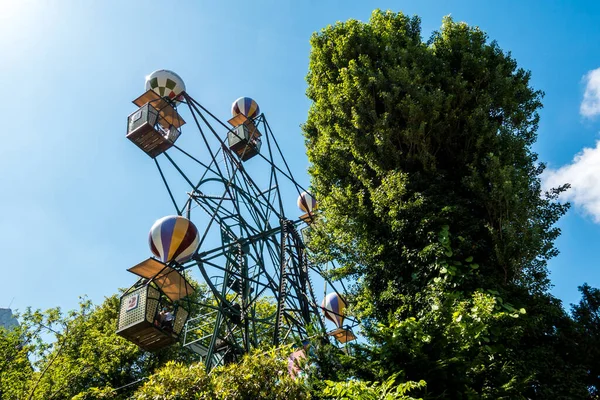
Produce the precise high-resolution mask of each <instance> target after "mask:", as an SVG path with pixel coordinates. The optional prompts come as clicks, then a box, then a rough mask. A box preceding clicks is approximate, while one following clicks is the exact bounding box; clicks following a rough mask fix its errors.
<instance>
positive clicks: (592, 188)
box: [542, 140, 600, 223]
mask: <svg viewBox="0 0 600 400" xmlns="http://www.w3.org/2000/svg"><path fill="white" fill-rule="evenodd" d="M599 172H600V140H599V141H597V142H596V147H595V148H591V147H586V148H584V149H583V150H582V151H581V152H580V153H579V154H577V155H576V156H575V157H574V158H573V161H572V162H571V163H570V164H567V165H564V166H562V167H560V168H558V169H554V170H553V169H551V168H548V169H547V170H546V171H545V172H544V175H543V177H542V178H543V186H544V188H545V189H546V190H547V189H549V188H552V187H558V186H560V185H562V184H565V183H570V184H571V188H570V189H569V190H567V191H566V192H564V193H563V194H562V195H561V200H563V201H565V200H566V201H570V202H572V203H573V204H574V205H575V206H576V207H579V208H581V209H583V210H584V211H585V212H586V213H588V214H589V215H591V216H592V217H593V219H594V221H595V222H597V223H600V173H599Z"/></svg>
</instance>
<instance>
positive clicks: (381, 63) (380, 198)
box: [303, 11, 588, 398]
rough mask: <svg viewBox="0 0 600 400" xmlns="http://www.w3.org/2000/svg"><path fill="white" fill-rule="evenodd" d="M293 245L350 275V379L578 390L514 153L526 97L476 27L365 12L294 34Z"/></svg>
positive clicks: (579, 369) (527, 173)
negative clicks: (302, 85)
mask: <svg viewBox="0 0 600 400" xmlns="http://www.w3.org/2000/svg"><path fill="white" fill-rule="evenodd" d="M311 45H312V51H311V55H310V69H309V73H308V76H307V81H308V90H307V95H308V97H309V98H310V99H311V100H312V102H313V103H312V106H311V108H310V111H309V115H308V119H307V121H306V123H305V125H304V127H303V128H304V133H305V137H306V146H307V153H308V157H309V160H310V163H311V165H310V168H309V172H310V174H311V178H312V181H311V183H312V188H313V190H314V192H315V194H316V196H317V198H318V199H319V202H320V205H321V209H322V212H321V218H320V221H319V222H318V223H317V224H316V225H315V226H314V229H313V233H312V237H311V239H312V240H311V248H312V249H313V251H315V252H316V253H317V257H316V259H317V261H322V260H327V259H335V260H337V262H338V264H339V268H338V270H337V274H339V275H341V276H345V277H350V278H353V279H354V280H355V282H356V284H355V286H354V292H353V298H352V303H353V304H354V310H355V312H357V313H358V314H359V315H360V317H361V318H362V321H363V323H364V324H365V326H366V334H367V336H368V338H369V340H370V345H371V346H364V348H363V351H364V352H363V357H364V359H365V360H366V362H365V364H364V365H368V367H366V368H364V370H363V371H361V372H359V373H360V374H362V376H365V377H369V378H384V377H385V376H389V374H391V373H395V372H398V373H400V372H402V373H403V374H404V376H405V377H406V378H407V379H410V380H415V381H418V380H421V379H424V380H425V381H426V382H427V390H426V391H423V395H424V396H425V397H427V398H441V397H443V398H582V397H585V396H586V395H587V392H588V387H587V386H586V384H585V382H584V381H585V379H584V376H585V375H586V372H585V371H586V370H587V367H586V366H585V365H583V364H582V363H581V361H580V360H579V359H578V357H577V356H575V354H576V353H577V352H580V351H585V349H583V348H581V343H575V342H574V341H573V339H572V336H571V335H572V334H573V332H574V331H573V321H572V320H571V319H570V317H569V315H568V314H567V313H566V312H565V311H564V310H563V309H562V306H561V303H560V301H559V300H557V299H556V298H554V297H552V295H551V294H550V293H549V292H548V289H549V287H550V286H549V285H550V281H549V278H548V273H547V261H548V260H549V259H550V258H552V257H553V256H555V255H556V254H557V249H556V248H555V246H554V240H555V239H556V237H557V236H558V235H559V233H560V231H559V229H558V228H557V227H556V226H555V223H556V222H557V221H558V219H559V218H560V217H561V216H562V215H563V214H564V213H565V212H566V211H567V209H568V204H562V203H560V202H559V201H558V200H557V196H558V194H559V193H560V192H562V191H563V190H566V189H567V188H568V185H564V186H562V187H559V188H555V189H553V190H551V191H550V192H548V193H542V190H541V181H540V175H541V174H542V172H543V170H544V164H542V163H539V162H538V156H537V154H536V153H535V152H534V151H533V150H532V145H533V144H534V143H535V141H536V137H537V127H538V120H539V115H538V110H539V109H540V108H541V106H542V103H541V100H542V95H543V94H542V93H541V92H540V91H539V90H535V89H534V88H532V87H531V84H530V73H529V72H528V71H525V70H523V69H522V68H519V67H518V65H517V63H516V61H515V60H514V59H513V58H512V57H511V55H510V54H509V53H505V52H504V51H503V50H502V49H501V48H500V47H499V46H498V44H497V43H495V42H493V41H491V42H490V41H489V40H488V38H487V36H486V34H485V33H483V32H482V31H481V30H479V29H478V28H476V27H470V26H468V25H466V24H465V23H457V22H454V21H453V20H452V19H451V18H450V17H446V18H444V20H443V24H442V27H441V29H440V30H439V31H437V32H434V33H433V34H432V36H431V37H430V39H429V40H428V41H426V42H424V41H423V40H422V38H421V29H420V20H419V19H418V18H417V17H413V18H409V17H407V16H405V15H403V14H402V13H393V12H380V11H375V12H374V13H373V14H372V17H371V19H370V21H369V22H367V23H364V22H359V21H356V20H349V21H346V22H342V23H337V24H335V25H332V26H329V27H327V28H325V29H323V30H322V31H321V32H319V33H316V34H315V35H313V37H312V39H311Z"/></svg>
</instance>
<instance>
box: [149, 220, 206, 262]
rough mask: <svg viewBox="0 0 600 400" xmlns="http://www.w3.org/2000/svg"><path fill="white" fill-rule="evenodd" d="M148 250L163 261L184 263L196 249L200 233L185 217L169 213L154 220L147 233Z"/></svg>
mask: <svg viewBox="0 0 600 400" xmlns="http://www.w3.org/2000/svg"><path fill="white" fill-rule="evenodd" d="M148 239H149V242H150V250H151V251H152V254H154V255H155V256H156V257H157V258H158V259H159V260H161V261H162V262H164V263H168V262H171V261H173V260H174V261H176V262H178V263H184V262H186V261H188V260H189V259H191V258H192V256H193V255H194V253H195V252H196V250H197V249H198V243H199V242H200V235H199V234H198V229H196V226H195V225H194V224H193V223H192V221H190V220H189V219H187V218H184V217H181V216H178V215H170V216H167V217H163V218H161V219H159V220H158V221H156V222H155V223H154V225H152V228H151V229H150V234H149V235H148Z"/></svg>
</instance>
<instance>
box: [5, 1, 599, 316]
mask: <svg viewBox="0 0 600 400" xmlns="http://www.w3.org/2000/svg"><path fill="white" fill-rule="evenodd" d="M375 8H381V9H391V10H393V11H402V12H404V13H406V14H409V15H413V14H417V15H419V16H420V17H421V18H422V29H423V36H424V39H427V38H428V37H429V35H430V33H431V32H432V31H433V30H435V29H437V28H438V27H439V26H440V24H441V19H442V17H443V16H444V15H447V14H451V15H452V16H453V17H454V18H455V20H459V21H465V22H467V23H469V24H471V25H477V26H479V27H481V29H482V30H484V31H486V32H487V33H488V34H489V36H490V38H491V39H494V40H497V41H498V43H499V45H500V46H501V47H502V48H503V49H504V50H507V51H511V52H512V54H513V56H514V57H515V58H516V59H517V61H518V62H519V65H520V66H522V67H524V68H525V69H529V70H531V71H532V74H533V79H532V83H533V86H534V87H535V88H537V89H541V90H543V91H544V92H545V93H546V96H545V99H544V104H545V108H544V109H543V110H542V112H541V123H540V128H539V132H538V133H539V140H538V143H537V144H536V146H535V150H536V151H537V152H538V153H539V154H540V159H541V160H542V161H544V162H547V163H548V165H549V170H548V173H547V175H546V178H545V179H546V182H547V184H548V185H551V184H557V183H562V182H571V183H572V184H573V187H574V188H573V190H572V191H571V192H570V193H569V194H568V195H567V199H568V200H570V201H572V202H573V203H574V207H573V209H572V210H571V211H570V212H569V214H568V215H567V216H566V217H565V218H564V219H563V220H562V221H561V223H560V227H561V228H562V231H563V235H562V236H561V238H560V239H559V240H558V241H557V245H558V247H559V249H560V251H561V254H560V256H559V257H557V258H556V259H554V260H552V262H551V264H550V270H551V273H552V275H551V277H552V280H553V283H554V285H555V286H554V288H553V293H554V294H555V295H556V296H558V297H559V298H561V299H562V300H563V301H564V303H565V304H566V305H568V304H570V303H573V302H576V301H577V300H578V298H579V295H578V293H577V286H578V285H580V284H582V283H583V282H588V283H589V284H590V285H592V286H600V272H599V270H598V268H597V262H596V254H597V251H596V245H597V243H598V242H599V241H600V225H599V223H600V178H598V174H596V170H597V167H600V146H598V145H597V139H598V131H599V130H600V119H599V118H597V116H598V114H600V103H599V102H600V69H599V68H600V53H599V52H598V43H600V29H599V28H598V21H599V20H600V3H598V2H596V1H583V0H581V1H527V2H523V1H501V2H481V1H418V2H415V1H358V0H357V1H338V0H328V1H316V0H308V1H283V0H281V1H275V0H270V1H255V2H240V1H230V2H218V1H201V0H197V1H183V0H179V1H156V0H149V1H134V0H130V1H120V0H104V1H92V0H89V1H78V0H77V1H76V0H55V1H50V0H0V9H1V10H2V12H0V76H2V77H3V84H2V89H3V92H4V93H5V95H4V96H3V97H2V98H0V110H1V111H0V115H1V116H2V122H3V124H4V125H3V126H4V133H3V134H2V135H0V137H1V138H2V146H0V172H1V173H0V188H1V190H0V210H2V211H3V214H2V217H1V218H0V250H1V251H2V254H3V255H4V257H3V260H2V263H1V264H0V270H1V272H2V276H3V277H4V278H3V282H4V285H3V290H2V291H0V307H7V306H8V305H9V304H11V302H12V305H11V307H12V308H13V309H15V308H17V309H23V308H25V307H26V306H28V305H31V306H33V307H34V308H47V307H51V306H61V307H63V308H67V309H69V308H73V307H75V306H76V304H77V301H78V296H80V295H83V294H87V295H88V296H89V297H90V298H91V299H92V300H93V301H95V302H100V301H102V299H103V297H104V296H107V295H110V294H112V293H114V292H116V290H117V288H119V287H126V286H129V285H130V284H131V283H133V281H134V278H133V276H132V275H130V274H129V273H128V272H126V271H125V270H126V268H129V267H130V266H132V265H134V264H136V263H137V262H139V261H142V260H143V259H145V258H146V257H148V256H149V255H150V252H149V250H148V246H147V232H148V230H149V228H150V226H151V225H152V223H153V222H154V221H155V220H156V219H158V218H160V217H162V216H164V215H168V214H172V213H173V209H172V205H171V204H170V201H169V198H168V195H167V194H166V192H165V190H164V189H163V186H162V184H161V182H160V177H159V175H158V173H157V172H156V169H155V167H154V165H153V163H152V161H151V160H150V159H149V158H148V157H147V156H146V155H145V154H143V153H142V152H141V151H139V150H138V149H137V148H136V147H135V146H134V145H132V144H131V143H130V142H129V141H128V140H126V139H125V137H124V136H125V128H126V117H127V115H128V114H129V113H131V112H132V111H134V106H133V105H132V104H131V100H132V99H134V98H135V97H137V96H138V95H139V94H141V93H142V92H143V89H144V77H145V76H146V75H147V74H149V73H150V72H152V71H153V70H156V69H160V68H168V69H172V70H174V71H176V72H177V73H178V74H179V75H180V76H182V77H183V79H184V80H185V82H186V85H187V88H188V92H189V93H190V94H191V95H192V96H193V97H194V98H196V99H197V100H198V101H200V102H201V103H202V104H203V105H205V106H206V107H207V108H208V109H209V110H211V111H212V112H214V113H215V114H216V115H217V116H219V117H221V118H222V119H227V118H228V116H229V107H230V104H231V102H232V101H233V100H234V99H236V98H237V97H239V96H251V97H253V98H255V99H256V100H257V101H258V102H259V104H260V107H261V111H263V112H264V113H265V114H266V116H267V118H268V119H269V123H270V125H271V127H272V128H273V130H274V132H275V134H276V135H278V140H279V142H280V144H281V145H282V148H283V151H284V152H285V154H286V155H287V158H288V161H289V162H290V164H291V168H292V169H293V170H294V171H295V174H296V176H297V178H299V181H300V183H301V184H302V185H303V186H307V185H308V176H307V174H306V167H307V165H308V162H307V159H306V156H305V155H304V151H303V150H302V149H303V143H304V141H303V138H302V135H301V131H300V128H299V125H300V124H301V123H302V122H303V121H304V120H305V118H306V114H307V110H308V107H309V101H308V100H307V99H306V97H305V95H304V92H305V88H306V83H305V81H304V77H305V75H306V72H307V68H308V54H309V50H310V48H309V43H308V41H309V38H310V35H311V34H312V32H314V31H317V30H319V29H321V28H323V27H325V26H326V25H328V24H331V23H334V22H335V21H339V20H346V19H348V18H355V19H359V20H363V21H366V20H368V18H369V15H370V13H371V11H372V10H373V9H375ZM187 129H191V126H187ZM185 132H186V127H184V134H185ZM295 200H296V195H295V194H292V195H291V196H290V199H289V201H290V204H291V205H292V206H293V205H294V204H295Z"/></svg>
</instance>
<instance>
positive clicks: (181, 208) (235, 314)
mask: <svg viewBox="0 0 600 400" xmlns="http://www.w3.org/2000/svg"><path fill="white" fill-rule="evenodd" d="M133 103H134V104H135V105H136V106H137V107H138V109H137V110H136V111H135V112H133V113H132V114H131V115H130V116H129V117H128V130H127V138H128V139H129V140H130V141H131V142H133V143H134V144H135V145H136V146H138V147H139V149H141V150H142V151H143V152H144V153H146V154H147V155H148V156H149V157H150V158H151V159H152V160H153V162H154V164H155V166H156V168H157V170H158V172H159V175H160V177H161V180H162V182H163V183H164V186H165V188H166V192H167V194H168V198H169V199H170V201H171V203H172V204H173V207H174V211H175V215H171V216H166V217H163V218H161V219H159V220H157V221H156V223H155V224H154V226H152V228H151V230H150V235H149V244H150V248H151V251H152V253H153V254H154V257H150V258H148V259H146V260H145V261H142V262H141V263H139V264H138V265H136V266H134V267H132V268H130V269H129V271H130V272H132V273H134V274H136V275H138V277H139V279H138V281H137V282H136V284H134V285H133V286H132V287H131V288H129V289H128V290H127V291H126V292H125V293H124V294H123V295H122V297H121V305H120V312H119V321H118V328H117V333H118V334H119V335H121V336H123V337H125V338H126V339H128V340H130V341H132V342H134V343H136V344H137V345H139V346H140V347H142V348H144V349H146V350H150V351H152V350H157V349H160V348H163V347H165V346H168V345H170V344H172V343H175V342H177V341H181V342H182V344H183V346H185V347H187V348H189V349H190V350H192V351H194V352H195V353H197V354H199V355H200V356H201V357H202V358H203V360H204V362H205V364H206V366H207V369H211V368H213V367H215V366H217V365H220V364H224V363H227V362H232V361H236V360H238V359H239V358H240V357H241V356H242V355H243V354H245V353H247V352H249V351H251V350H252V349H255V348H258V347H260V346H263V345H265V344H268V345H275V346H277V345H281V344H293V343H301V342H304V341H306V340H308V339H310V338H311V337H313V336H315V335H325V334H326V333H329V337H333V338H335V339H336V341H338V342H339V343H346V342H349V341H352V340H354V339H356V336H355V335H354V333H353V331H352V327H353V326H355V325H356V324H357V322H356V320H355V319H353V318H349V317H347V316H346V315H345V311H344V310H345V307H346V301H345V299H344V295H343V293H342V292H341V291H337V290H336V289H335V288H336V282H332V281H331V280H330V279H329V278H328V276H327V275H326V274H323V270H322V268H321V267H320V266H318V265H313V264H311V263H310V262H309V250H308V249H307V248H306V246H305V243H304V241H303V234H302V233H303V231H305V230H306V229H310V228H309V226H310V224H311V223H312V222H313V221H314V220H315V218H317V212H316V209H317V203H316V201H315V199H314V197H313V196H312V195H311V194H310V193H309V192H308V191H306V190H305V189H304V188H302V187H301V185H299V184H298V182H297V181H296V179H295V178H294V175H293V173H292V171H291V170H290V168H289V165H288V163H287V162H286V160H285V158H284V156H283V153H282V151H281V148H280V146H279V144H278V142H277V139H276V136H275V135H274V134H273V132H272V130H271V127H270V126H269V123H268V121H267V118H266V116H265V114H263V113H261V112H260V109H259V106H258V104H257V103H256V101H254V100H253V99H251V98H248V97H241V98H239V99H237V100H236V101H234V102H233V105H232V107H231V113H232V117H231V119H229V120H228V121H227V122H223V121H221V120H219V119H218V118H217V117H216V116H215V115H214V114H212V113H211V112H210V111H208V110H207V109H206V108H205V107H204V106H203V105H202V104H200V103H199V102H198V101H197V100H195V99H194V98H192V97H191V96H190V95H189V94H188V93H187V92H186V90H185V85H184V82H183V80H182V79H181V78H180V77H179V76H178V75H177V74H175V73H173V72H171V71H167V70H159V71H155V72H154V73H152V74H151V75H150V76H149V77H147V79H146V92H145V93H143V94H142V95H141V96H140V97H138V98H137V99H135V100H134V101H133ZM180 110H181V111H182V112H186V114H187V115H186V119H187V120H188V121H192V122H191V123H190V124H189V125H191V126H192V128H190V129H189V133H188V132H186V134H185V135H182V127H183V126H184V125H185V124H186V121H185V120H184V119H183V117H182V116H181V114H180ZM192 136H193V138H192ZM295 198H297V205H298V207H299V209H300V210H301V212H302V215H300V216H298V215H297V214H298V212H297V211H296V212H295V214H292V213H291V212H290V210H288V209H287V208H289V207H287V206H286V205H287V204H289V203H290V199H295ZM286 207H287V208H286ZM190 277H193V278H194V280H195V281H197V282H199V283H200V286H201V287H200V288H194V287H193V285H192V284H190V279H189V278H190ZM313 279H317V280H318V282H326V285H327V286H326V287H329V288H330V293H329V294H328V295H326V296H323V298H322V301H321V302H319V301H318V300H317V295H316V293H315V288H314V281H313ZM337 286H339V285H337ZM323 317H325V319H324V318H323ZM326 320H329V321H331V322H333V324H334V325H335V329H334V330H333V331H329V332H328V329H327V325H326V324H327V322H326ZM344 321H346V322H348V321H349V323H350V324H346V325H344Z"/></svg>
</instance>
